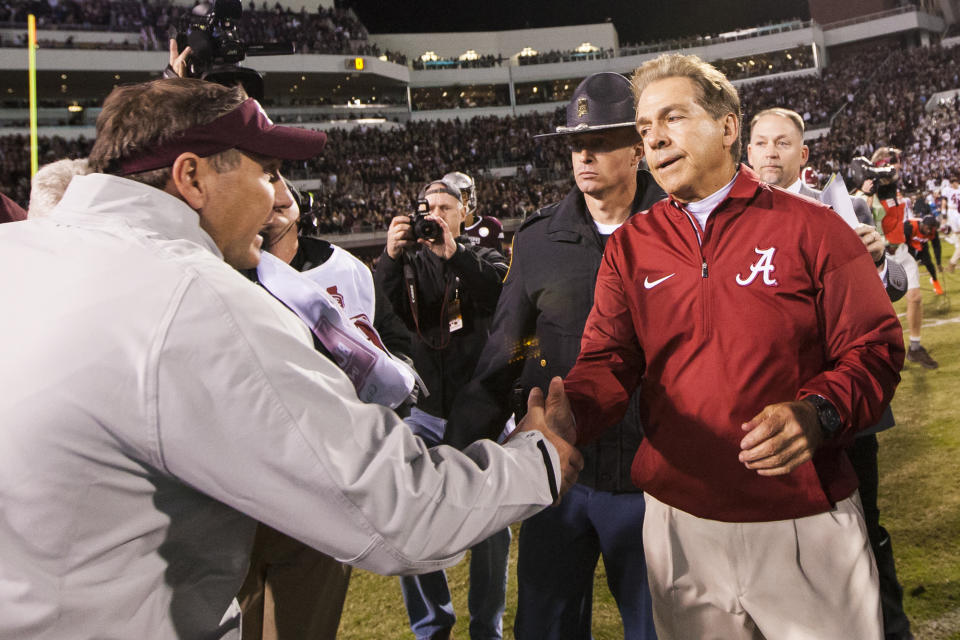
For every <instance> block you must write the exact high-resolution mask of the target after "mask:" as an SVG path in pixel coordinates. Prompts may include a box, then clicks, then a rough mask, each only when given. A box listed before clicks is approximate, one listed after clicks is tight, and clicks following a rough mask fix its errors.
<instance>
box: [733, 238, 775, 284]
mask: <svg viewBox="0 0 960 640" xmlns="http://www.w3.org/2000/svg"><path fill="white" fill-rule="evenodd" d="M754 252H756V254H757V255H759V256H760V259H759V260H757V261H756V262H755V263H753V264H752V265H750V275H748V276H746V277H744V276H743V275H741V274H739V273H738V274H737V284H738V285H740V286H741V287H745V286H747V285H748V284H750V283H751V282H753V281H754V280H756V279H757V276H758V275H760V274H761V273H762V274H763V284H765V285H767V286H770V287H775V286H777V280H776V278H774V277H773V271H774V269H776V267H774V266H773V254H774V252H776V249H775V248H774V247H770V248H769V249H761V248H760V247H757V248H756V249H754Z"/></svg>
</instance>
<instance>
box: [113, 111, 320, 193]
mask: <svg viewBox="0 0 960 640" xmlns="http://www.w3.org/2000/svg"><path fill="white" fill-rule="evenodd" d="M326 142H327V134H325V133H324V132H322V131H312V130H310V129H301V128H299V127H283V126H279V125H275V124H273V122H272V121H271V120H270V118H269V117H268V116H267V114H266V112H265V111H264V110H263V107H261V106H260V103H258V102H257V101H256V100H254V99H253V98H248V99H246V100H244V101H243V103H242V104H241V105H240V106H239V107H237V108H236V109H234V110H233V111H231V112H230V113H226V114H224V115H222V116H220V117H219V118H217V119H216V120H213V121H212V122H208V123H206V124H200V125H197V126H195V127H190V128H189V129H185V130H183V131H180V132H178V133H177V134H175V135H174V136H173V137H172V138H171V139H169V140H166V141H165V142H162V143H160V144H158V145H156V146H153V147H151V148H150V149H146V150H144V151H142V152H140V153H137V154H134V155H132V156H130V157H128V158H123V159H121V160H120V161H119V163H118V164H119V170H118V171H117V175H121V176H125V175H130V174H132V173H140V172H142V171H152V170H154V169H162V168H163V167H169V166H171V165H173V162H174V160H176V159H177V157H178V156H179V155H180V154H182V153H187V152H192V153H195V154H197V155H198V156H200V157H201V158H205V157H207V156H212V155H214V154H216V153H220V152H221V151H226V150H227V149H239V150H240V151H248V152H250V153H256V154H259V155H261V156H266V157H268V158H279V159H280V160H306V159H308V158H312V157H314V156H316V155H318V154H319V153H320V152H321V151H323V146H324V145H325V144H326Z"/></svg>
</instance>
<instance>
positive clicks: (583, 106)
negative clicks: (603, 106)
mask: <svg viewBox="0 0 960 640" xmlns="http://www.w3.org/2000/svg"><path fill="white" fill-rule="evenodd" d="M586 115H587V97H586V96H582V97H580V98H577V117H578V118H583V117H585V116H586Z"/></svg>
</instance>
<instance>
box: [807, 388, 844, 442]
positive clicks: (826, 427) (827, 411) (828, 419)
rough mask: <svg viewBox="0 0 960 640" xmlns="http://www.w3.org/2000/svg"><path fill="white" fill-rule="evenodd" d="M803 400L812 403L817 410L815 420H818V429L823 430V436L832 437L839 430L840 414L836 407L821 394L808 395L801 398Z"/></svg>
mask: <svg viewBox="0 0 960 640" xmlns="http://www.w3.org/2000/svg"><path fill="white" fill-rule="evenodd" d="M801 400H803V401H804V402H808V403H810V404H811V405H813V408H814V409H816V410H817V420H818V421H819V422H820V430H821V431H823V437H824V438H828V439H829V438H832V437H833V436H835V435H836V434H837V431H839V430H840V414H839V413H837V408H836V407H834V406H833V403H831V402H830V401H829V400H827V399H826V398H824V397H823V396H818V395H813V394H811V395H809V396H804V397H803V398H801Z"/></svg>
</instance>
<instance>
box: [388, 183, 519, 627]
mask: <svg viewBox="0 0 960 640" xmlns="http://www.w3.org/2000/svg"><path fill="white" fill-rule="evenodd" d="M418 200H426V201H427V204H428V207H429V213H426V212H424V213H426V215H425V216H423V217H421V218H419V219H418V222H419V224H416V225H415V224H413V223H412V221H411V219H410V218H409V216H398V217H395V218H394V219H393V220H391V222H390V228H389V230H388V231H387V245H386V248H385V250H384V253H383V254H382V255H381V256H380V260H379V262H378V264H377V268H376V271H375V272H374V278H375V279H376V281H377V283H378V284H379V285H380V286H381V287H382V288H383V290H384V291H385V292H386V294H387V296H388V297H389V298H390V301H391V303H392V304H393V308H394V310H395V311H396V312H397V314H398V315H399V316H400V317H401V318H402V319H403V321H404V322H405V323H406V325H407V328H408V329H409V330H410V331H411V332H412V334H413V346H412V355H413V363H414V367H415V368H416V370H417V373H418V374H419V375H420V377H421V379H422V380H423V381H424V384H425V385H426V388H427V392H428V393H429V395H426V396H425V397H424V395H423V394H421V397H420V398H419V400H418V402H417V406H415V407H413V408H412V409H411V411H410V416H409V417H408V418H406V422H407V424H408V425H410V427H411V428H412V429H413V431H414V432H415V433H416V434H417V435H419V436H420V437H422V438H423V439H424V440H425V441H426V442H427V443H428V444H429V445H431V446H432V445H434V444H437V443H439V442H440V441H441V440H442V439H443V436H444V431H445V428H446V422H447V418H448V417H449V415H450V408H451V406H452V405H453V399H454V397H455V396H456V395H457V392H458V391H460V389H461V387H463V385H464V384H465V383H466V382H467V381H468V380H469V379H470V374H471V373H472V372H473V369H474V366H475V365H476V363H477V358H478V357H479V355H480V351H481V350H482V349H483V346H484V344H485V343H486V340H487V335H488V330H489V326H490V321H491V318H492V317H493V312H494V309H495V308H496V306H497V298H498V297H499V295H500V289H501V287H502V283H503V277H504V275H505V274H506V272H507V261H506V258H504V257H503V255H502V254H501V253H500V252H499V251H496V250H494V249H490V248H485V247H481V246H479V245H474V244H473V243H471V242H470V240H469V239H468V238H467V237H466V236H463V235H461V232H462V227H463V223H464V219H465V214H466V209H465V207H464V205H463V201H462V199H461V192H460V189H459V187H458V185H456V184H454V183H453V182H452V181H451V180H449V179H446V178H444V179H441V180H437V181H434V182H431V183H429V184H428V185H427V186H426V188H425V189H424V190H423V192H422V193H421V197H420V198H418ZM424 223H427V224H424ZM501 426H502V424H501ZM509 546H510V530H509V529H504V530H503V531H501V532H499V533H496V534H494V535H493V536H491V537H490V538H488V539H487V540H484V541H483V542H481V543H479V544H478V545H476V546H474V547H473V548H472V549H471V557H470V594H469V606H470V635H471V637H472V638H474V639H475V640H476V639H479V638H485V639H486V638H499V637H500V634H501V627H502V617H503V611H504V608H505V606H506V582H507V556H508V553H509ZM400 584H401V589H402V591H403V596H404V601H405V602H406V605H407V613H408V615H409V617H410V627H411V629H412V630H413V633H414V635H415V636H416V637H417V638H418V640H419V639H423V638H431V639H434V638H436V639H440V638H447V637H449V635H450V631H451V630H452V629H453V625H454V622H455V621H456V616H455V615H454V612H453V605H452V603H451V600H450V591H449V589H448V587H447V581H446V575H445V574H444V572H443V571H438V572H435V573H428V574H425V575H421V576H405V577H403V578H401V580H400Z"/></svg>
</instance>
